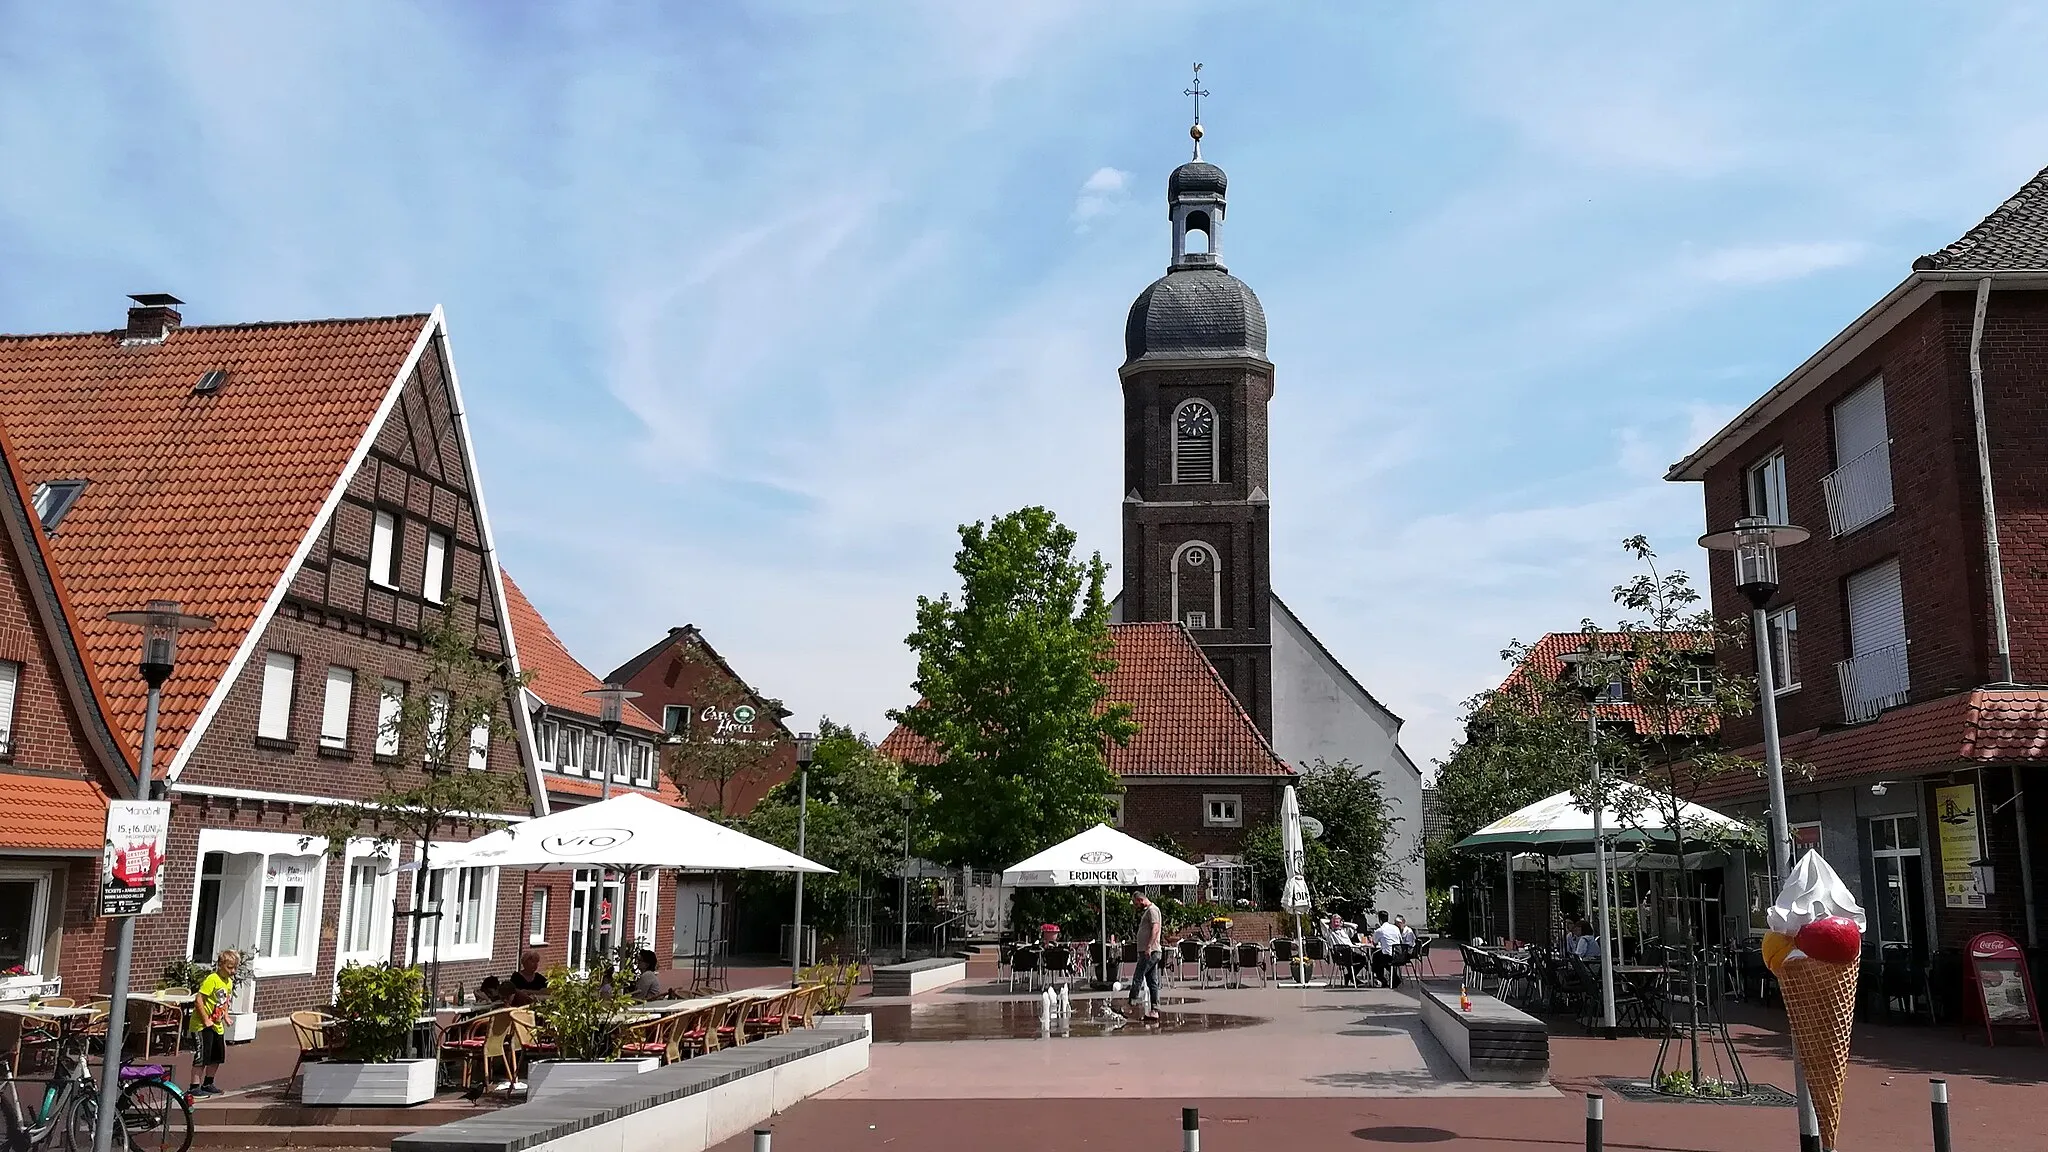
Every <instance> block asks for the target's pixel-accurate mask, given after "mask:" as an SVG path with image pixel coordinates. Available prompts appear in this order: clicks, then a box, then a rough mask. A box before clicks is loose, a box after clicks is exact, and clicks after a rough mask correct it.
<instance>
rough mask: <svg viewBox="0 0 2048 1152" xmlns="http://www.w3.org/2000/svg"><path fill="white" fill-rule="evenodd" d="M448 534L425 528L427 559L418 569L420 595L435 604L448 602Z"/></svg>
mask: <svg viewBox="0 0 2048 1152" xmlns="http://www.w3.org/2000/svg"><path fill="white" fill-rule="evenodd" d="M448 543H449V541H448V534H447V533H446V532H440V531H436V530H434V529H431V528H430V529H428V530H427V559H426V563H425V564H424V565H422V567H421V570H420V595H421V596H424V597H426V598H427V599H428V600H430V601H432V602H433V603H435V604H445V603H447V602H448V552H449V548H448Z"/></svg>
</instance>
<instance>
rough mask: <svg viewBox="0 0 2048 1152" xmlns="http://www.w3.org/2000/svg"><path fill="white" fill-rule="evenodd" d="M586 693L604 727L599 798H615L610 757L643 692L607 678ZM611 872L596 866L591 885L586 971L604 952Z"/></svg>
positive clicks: (599, 753)
mask: <svg viewBox="0 0 2048 1152" xmlns="http://www.w3.org/2000/svg"><path fill="white" fill-rule="evenodd" d="M584 695H585V696H588V697H590V698H591V699H592V700H595V701H597V726H598V727H599V728H601V729H603V730H604V743H603V744H601V745H599V746H598V749H597V770H598V773H599V775H601V776H603V777H604V779H603V780H602V782H600V783H599V784H598V786H597V798H598V801H599V802H600V803H602V802H604V801H606V800H609V799H611V798H612V772H613V771H614V769H613V767H612V764H611V762H610V761H611V758H612V757H614V756H616V755H618V743H619V740H618V736H619V725H620V724H621V723H622V722H623V720H624V716H625V711H626V701H628V700H631V699H633V698H634V697H637V696H639V695H640V694H639V693H638V692H635V691H633V690H632V689H630V688H627V687H626V686H625V685H623V684H619V683H617V682H615V681H611V680H607V681H605V684H604V687H602V688H592V689H590V690H589V691H588V692H585V693H584ZM610 872H611V869H609V868H606V867H604V866H603V865H599V866H598V869H597V883H596V884H594V885H592V886H591V892H590V915H589V917H588V920H589V924H590V927H589V929H588V930H587V931H586V932H585V933H584V936H583V939H584V945H583V968H584V970H585V971H586V972H595V971H596V970H597V967H596V964H595V963H594V962H593V961H592V959H591V957H592V956H593V955H595V954H601V953H600V951H599V949H598V933H599V931H600V925H601V923H602V920H603V911H604V892H605V881H606V880H607V879H609V878H610ZM619 890H620V892H621V893H623V892H624V891H625V885H624V884H623V883H622V884H620V885H619ZM613 915H615V916H616V915H617V913H616V912H614V913H613ZM649 943H650V944H651V943H652V941H649Z"/></svg>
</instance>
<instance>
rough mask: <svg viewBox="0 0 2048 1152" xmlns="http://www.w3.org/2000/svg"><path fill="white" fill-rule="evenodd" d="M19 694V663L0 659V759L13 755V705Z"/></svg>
mask: <svg viewBox="0 0 2048 1152" xmlns="http://www.w3.org/2000/svg"><path fill="white" fill-rule="evenodd" d="M20 695H21V664H20V663H19V662H17V661H14V660H0V760H5V759H9V758H11V757H12V756H13V755H14V705H15V699H16V698H17V697H18V696H20Z"/></svg>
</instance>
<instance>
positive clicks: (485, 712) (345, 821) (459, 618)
mask: <svg viewBox="0 0 2048 1152" xmlns="http://www.w3.org/2000/svg"><path fill="white" fill-rule="evenodd" d="M474 619H475V613H474V612H473V611H472V610H470V608H469V605H468V603H467V602H466V601H464V600H463V599H462V597H461V596H459V595H458V596H452V597H450V599H449V601H448V604H447V606H446V608H445V609H444V610H443V611H442V613H441V615H440V617H439V618H438V619H430V620H429V621H428V622H427V624H426V627H425V628H424V629H423V630H422V631H421V633H420V644H421V650H422V651H421V654H422V655H423V656H425V657H426V670H425V674H424V676H423V677H422V679H421V680H420V681H419V682H418V683H415V684H410V685H408V686H407V687H406V690H405V695H404V696H403V697H402V698H400V699H399V700H398V702H397V703H398V707H397V708H396V709H395V710H394V711H393V713H392V714H391V715H390V716H389V718H387V719H386V720H385V722H384V726H383V728H382V730H381V733H382V735H383V737H384V738H385V739H387V740H395V741H396V743H397V746H398V754H397V755H396V756H393V757H390V758H385V757H378V758H376V772H377V778H378V783H379V785H380V789H379V791H378V792H377V793H376V794H375V795H372V796H370V797H368V798H367V799H364V800H357V801H344V802H341V803H335V804H318V805H314V806H312V807H311V808H308V809H307V810H306V813H305V816H304V819H303V821H302V826H303V827H304V829H305V830H306V833H307V834H308V836H321V837H325V838H326V840H327V851H328V852H329V853H330V854H331V855H336V856H339V855H341V854H342V853H343V852H344V851H346V849H347V846H348V842H349V841H350V840H352V839H374V840H376V841H378V842H379V843H382V844H387V845H388V844H393V843H396V842H399V841H413V842H416V843H419V844H421V845H423V846H424V845H431V844H432V843H433V842H434V840H435V839H436V837H439V836H441V835H443V834H444V833H446V832H448V831H449V830H451V829H453V828H455V827H456V826H458V825H468V826H471V827H482V828H496V827H500V826H502V825H503V824H504V823H505V822H504V820H503V819H501V816H502V815H504V814H506V813H509V812H511V811H512V810H513V809H515V808H520V809H526V808H530V807H531V801H530V799H529V798H528V796H527V790H526V779H525V777H524V776H522V775H518V774H513V773H503V772H492V771H489V770H488V766H487V765H483V764H475V763H473V760H474V758H475V755H476V752H475V748H476V745H475V744H474V743H473V741H476V740H478V739H479V738H480V737H481V738H484V739H485V740H487V741H497V740H510V739H513V738H514V732H513V729H512V725H511V722H510V720H509V719H508V718H509V716H510V715H511V707H512V704H511V701H513V700H516V699H517V696H516V695H515V694H516V693H517V691H518V690H519V688H520V687H522V686H523V685H524V684H525V683H526V677H525V676H524V675H520V676H513V675H512V674H511V672H510V670H509V669H508V668H507V667H506V666H505V665H504V664H503V663H502V662H501V661H499V660H497V659H494V658H492V657H488V656H485V655H484V654H482V653H480V652H478V651H477V647H476V631H475V627H474V624H473V621H474ZM420 865H421V866H420V868H419V869H418V870H417V871H415V872H414V873H413V899H412V906H413V908H414V909H415V910H418V909H421V908H423V907H425V905H426V902H427V884H428V878H429V871H428V869H429V866H430V861H429V859H428V849H427V848H425V847H422V849H421V856H420ZM424 920H425V917H422V916H419V915H415V916H414V917H413V922H412V933H411V935H412V954H413V955H415V956H417V955H419V954H420V933H421V929H422V927H423V922H424Z"/></svg>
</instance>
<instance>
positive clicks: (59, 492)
mask: <svg viewBox="0 0 2048 1152" xmlns="http://www.w3.org/2000/svg"><path fill="white" fill-rule="evenodd" d="M84 492H85V481H83V480H45V481H43V482H42V483H41V484H38V485H36V487H35V491H33V492H31V493H29V499H30V500H32V501H33V502H34V503H35V507H36V519H38V520H41V521H42V522H43V531H45V532H55V531H56V530H57V522H58V521H60V520H62V519H64V514H65V513H66V512H69V511H71V506H72V505H73V504H76V503H78V497H79V496H80V495H81V494H83V493H84Z"/></svg>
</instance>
